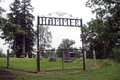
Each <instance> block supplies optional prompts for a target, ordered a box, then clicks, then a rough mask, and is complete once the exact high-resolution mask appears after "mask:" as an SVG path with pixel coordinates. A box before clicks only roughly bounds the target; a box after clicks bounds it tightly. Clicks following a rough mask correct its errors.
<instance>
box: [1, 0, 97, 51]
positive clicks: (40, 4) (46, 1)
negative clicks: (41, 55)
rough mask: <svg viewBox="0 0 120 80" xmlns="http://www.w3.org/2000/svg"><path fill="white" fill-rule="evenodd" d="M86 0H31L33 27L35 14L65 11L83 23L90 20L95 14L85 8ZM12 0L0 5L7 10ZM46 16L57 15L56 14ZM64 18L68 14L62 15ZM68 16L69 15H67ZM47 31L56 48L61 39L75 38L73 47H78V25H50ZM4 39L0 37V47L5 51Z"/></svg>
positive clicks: (5, 0)
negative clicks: (49, 32)
mask: <svg viewBox="0 0 120 80" xmlns="http://www.w3.org/2000/svg"><path fill="white" fill-rule="evenodd" d="M86 1H87V0H31V4H32V6H33V7H34V12H32V14H33V15H34V16H35V21H34V29H35V28H36V27H35V25H36V24H37V16H38V15H39V16H43V15H44V16H47V15H48V14H49V13H53V12H65V13H68V14H70V15H72V16H74V17H75V18H79V19H81V18H82V20H83V24H85V23H86V22H88V21H90V20H91V18H95V15H93V14H92V13H91V9H90V8H87V7H86V5H85V3H86ZM12 2H13V0H4V2H0V6H1V7H2V8H4V9H5V10H7V11H6V12H7V13H8V12H10V11H9V5H10V3H12ZM47 17H59V16H58V15H56V14H53V15H52V16H47ZM63 17H64V18H68V17H69V16H67V15H64V16H63ZM69 18H70V17H69ZM49 31H51V32H52V37H53V38H52V44H51V45H52V47H54V48H57V47H58V46H59V44H60V43H61V41H62V39H67V38H68V39H72V40H75V42H76V44H75V45H73V47H78V48H79V47H80V46H81V42H80V34H81V32H80V28H79V27H63V26H62V27H60V26H50V27H49ZM3 43H4V40H1V39H0V47H1V48H2V49H3V52H4V53H6V52H7V49H8V45H3ZM36 47H37V46H35V48H36Z"/></svg>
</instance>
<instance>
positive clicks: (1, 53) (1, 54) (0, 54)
mask: <svg viewBox="0 0 120 80" xmlns="http://www.w3.org/2000/svg"><path fill="white" fill-rule="evenodd" d="M0 57H6V55H5V54H4V53H3V49H1V48H0Z"/></svg>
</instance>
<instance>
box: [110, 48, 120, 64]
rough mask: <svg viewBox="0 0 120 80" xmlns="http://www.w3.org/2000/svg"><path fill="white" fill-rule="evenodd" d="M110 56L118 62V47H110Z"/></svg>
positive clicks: (119, 52) (119, 51) (119, 49)
mask: <svg viewBox="0 0 120 80" xmlns="http://www.w3.org/2000/svg"><path fill="white" fill-rule="evenodd" d="M111 57H112V59H113V60H114V61H115V62H118V63H120V47H115V48H112V54H111Z"/></svg>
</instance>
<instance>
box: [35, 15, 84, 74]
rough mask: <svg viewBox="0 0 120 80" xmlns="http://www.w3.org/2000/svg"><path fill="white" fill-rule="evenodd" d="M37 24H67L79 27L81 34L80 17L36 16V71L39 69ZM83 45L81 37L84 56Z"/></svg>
mask: <svg viewBox="0 0 120 80" xmlns="http://www.w3.org/2000/svg"><path fill="white" fill-rule="evenodd" d="M39 25H48V26H68V27H81V34H83V27H82V18H81V19H72V18H58V17H39V16H37V71H38V72H39V71H40V50H39ZM83 51H84V46H83V37H82V53H83V56H84V52H83ZM83 69H84V70H85V59H84V57H83Z"/></svg>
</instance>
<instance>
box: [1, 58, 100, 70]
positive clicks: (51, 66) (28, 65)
mask: <svg viewBox="0 0 120 80" xmlns="http://www.w3.org/2000/svg"><path fill="white" fill-rule="evenodd" d="M82 62H83V60H82V59H76V60H74V61H72V62H71V63H65V62H64V63H63V64H64V69H78V68H79V69H80V68H83V64H82ZM96 62H97V63H100V62H101V60H99V59H97V60H96ZM92 65H94V60H93V59H87V66H88V67H89V66H92ZM0 67H7V58H0ZM10 68H17V69H21V70H26V71H36V70H37V61H36V59H35V58H10ZM40 70H41V71H48V70H62V60H61V59H60V58H57V61H56V62H49V59H42V61H40Z"/></svg>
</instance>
